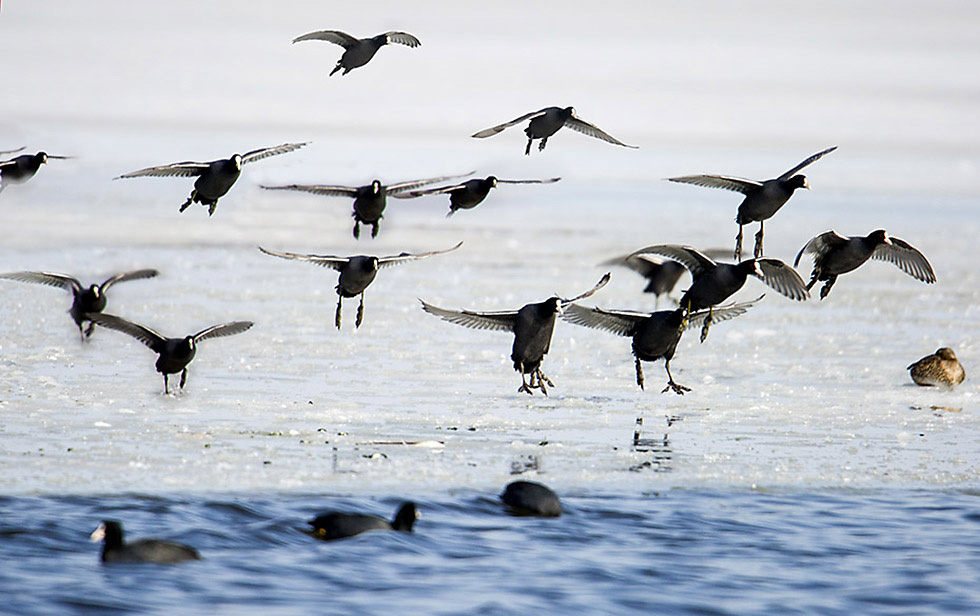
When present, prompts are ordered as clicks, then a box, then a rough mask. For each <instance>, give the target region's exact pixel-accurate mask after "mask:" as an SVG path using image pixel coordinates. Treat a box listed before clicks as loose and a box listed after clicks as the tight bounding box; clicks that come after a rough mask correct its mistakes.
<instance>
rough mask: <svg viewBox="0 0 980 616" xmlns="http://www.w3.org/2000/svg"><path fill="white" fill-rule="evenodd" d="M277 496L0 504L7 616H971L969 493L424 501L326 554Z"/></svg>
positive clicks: (357, 505)
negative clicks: (152, 547) (152, 546)
mask: <svg viewBox="0 0 980 616" xmlns="http://www.w3.org/2000/svg"><path fill="white" fill-rule="evenodd" d="M398 503H399V501H398V500H395V499H392V500H374V499H369V498H359V499H358V498H337V497H327V496H303V495H276V496H252V495H248V496H228V497H220V498H207V497H199V496H194V497H188V498H186V499H185V498H173V497H167V498H157V497H147V496H138V495H125V496H109V497H62V498H55V497H36V498H35V497H6V498H0V514H2V515H0V563H2V564H0V597H2V598H3V601H2V604H0V612H2V613H4V614H71V613H91V614H129V613H157V614H174V613H208V614H392V613H397V614H422V613H425V614H517V613H522V614H535V613H538V614H542V613H576V614H581V613H606V614H611V613H618V614H621V613H670V614H719V615H720V614H740V615H744V614H848V615H851V614H977V613H980V496H978V495H977V494H973V493H964V492H937V491H923V492H918V491H884V492H880V491H876V492H836V491H835V492H818V493H809V492H793V491H789V492H780V493H759V492H748V491H746V492H737V491H736V492H733V491H707V490H695V491H688V490H676V489H675V490H670V491H667V492H663V493H659V494H656V493H649V494H632V495H622V494H616V495H612V494H608V495H604V494H584V495H565V497H564V499H563V503H564V506H565V509H566V514H565V515H564V516H563V517H561V518H558V519H536V518H517V517H512V516H509V515H506V514H505V513H504V512H503V511H502V510H501V508H500V506H499V505H498V503H497V502H496V499H495V498H494V497H493V496H491V495H482V494H476V493H460V492H455V493H453V494H451V495H448V496H446V497H445V498H440V499H437V500H422V501H418V504H419V509H420V511H421V515H422V518H421V519H420V520H419V522H418V524H417V525H416V529H415V533H413V534H405V533H394V532H374V533H370V534H366V535H361V536H359V537H355V538H352V539H346V540H341V541H336V542H331V543H326V542H321V541H317V540H315V539H313V538H311V537H309V536H307V535H305V534H304V533H303V532H302V531H303V528H304V527H305V524H304V522H305V521H306V520H308V519H310V518H311V517H313V515H314V514H315V513H317V512H318V511H321V510H325V509H334V508H336V509H349V510H358V511H367V512H371V513H376V514H380V515H383V516H385V517H389V516H390V515H391V514H392V513H393V512H394V510H395V509H396V507H397V505H398ZM103 518H116V519H119V520H121V521H123V523H124V525H125V528H126V531H127V538H130V539H134V538H139V537H150V536H152V537H156V538H166V539H171V540H176V541H180V542H183V543H188V544H190V545H193V546H195V547H197V548H198V549H199V550H200V552H201V554H202V555H203V557H204V560H203V561H201V562H191V563H187V564H182V565H176V566H165V565H109V566H103V565H101V564H100V562H99V558H98V553H99V546H98V545H96V544H93V543H90V542H89V540H88V535H89V533H90V532H91V531H92V530H93V529H94V528H95V527H96V526H97V525H98V523H99V521H100V520H102V519H103Z"/></svg>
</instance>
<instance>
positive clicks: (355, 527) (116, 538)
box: [89, 481, 562, 565]
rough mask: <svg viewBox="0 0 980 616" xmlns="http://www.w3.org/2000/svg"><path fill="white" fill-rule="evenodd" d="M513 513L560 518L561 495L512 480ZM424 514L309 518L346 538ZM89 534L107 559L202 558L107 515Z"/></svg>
mask: <svg viewBox="0 0 980 616" xmlns="http://www.w3.org/2000/svg"><path fill="white" fill-rule="evenodd" d="M500 500H501V502H503V504H504V505H505V506H506V508H507V511H508V513H510V514H511V515H514V516H529V517H540V518H557V517H559V516H561V514H562V506H561V499H559V498H558V495H557V494H555V493H554V491H553V490H552V489H551V488H549V487H548V486H546V485H544V484H541V483H538V482H536V481H512V482H511V483H509V484H507V486H506V487H505V488H504V491H503V492H502V493H501V494H500ZM418 518H419V512H418V507H417V506H416V505H415V503H413V502H411V501H409V502H405V503H403V504H402V505H401V506H400V507H399V508H398V511H396V512H395V517H394V518H392V519H391V520H390V521H389V520H386V519H384V518H380V517H378V516H376V515H371V514H367V513H357V512H347V511H326V512H324V513H321V514H319V515H317V516H316V517H315V518H313V519H312V520H310V521H308V522H307V524H308V525H309V526H310V529H309V530H306V531H305V532H306V534H308V535H310V536H311V537H314V538H315V539H320V540H321V541H334V540H336V539H346V538H348V537H354V536H357V535H360V534H362V533H366V532H370V531H378V530H380V531H398V532H404V533H410V532H412V530H413V529H414V528H415V521H416V520H418ZM89 538H90V539H91V540H92V541H94V542H101V543H102V555H101V557H102V562H103V563H130V564H131V563H155V564H160V565H168V564H177V563H182V562H187V561H192V560H201V554H200V553H199V552H198V551H197V549H196V548H193V547H191V546H189V545H185V544H182V543H176V542H173V541H165V540H162V539H140V540H138V541H132V542H129V543H127V542H126V540H125V537H124V533H123V527H122V523H121V522H119V521H118V520H103V521H102V523H101V524H99V526H98V527H97V528H96V529H95V530H94V531H92V534H91V535H89Z"/></svg>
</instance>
